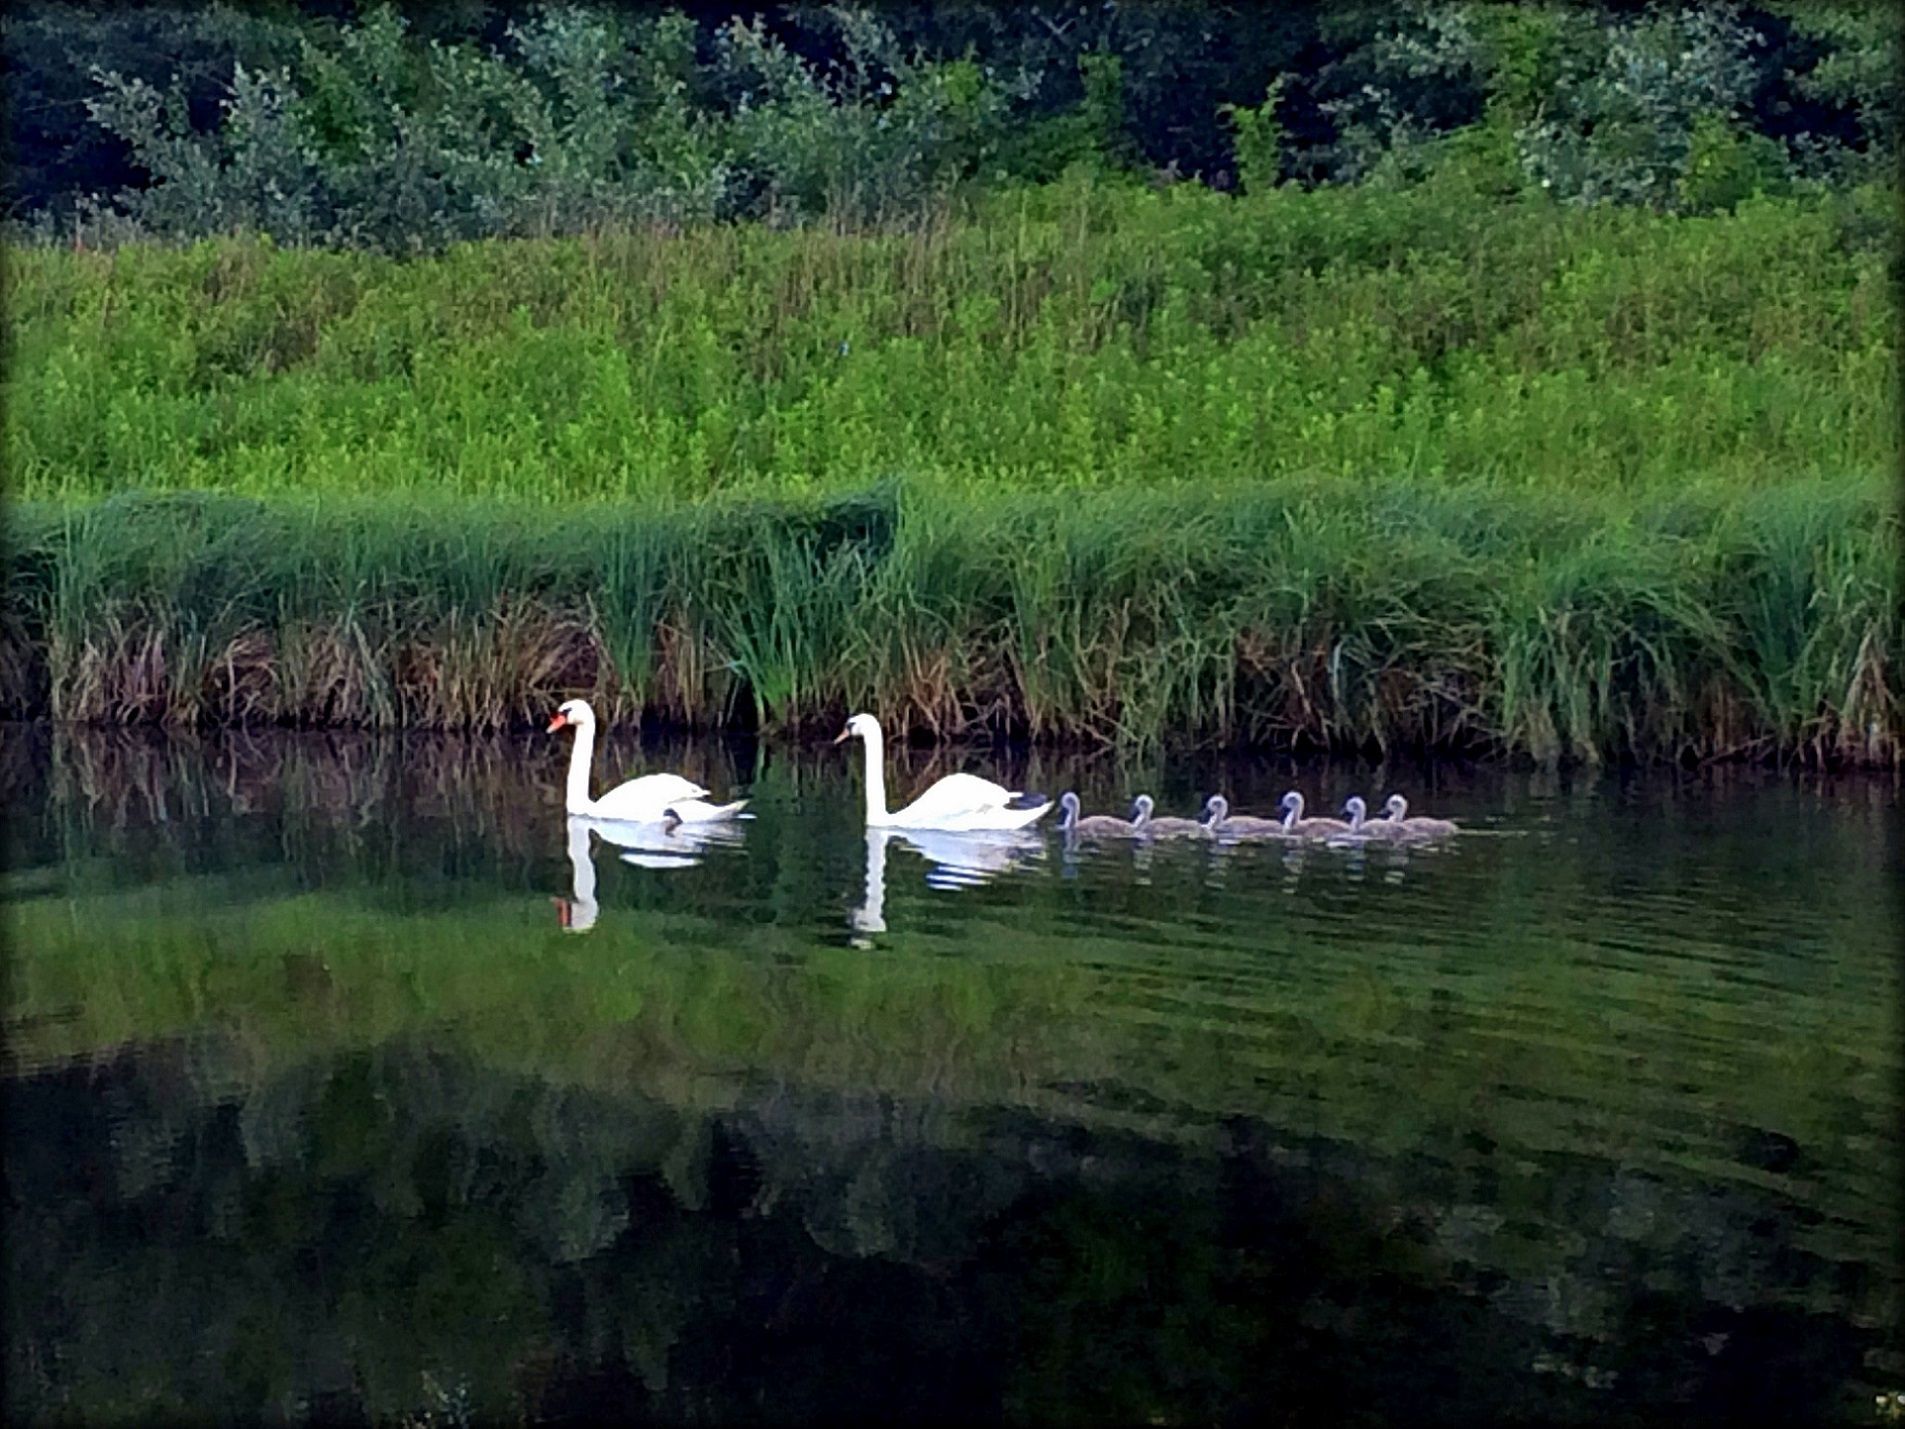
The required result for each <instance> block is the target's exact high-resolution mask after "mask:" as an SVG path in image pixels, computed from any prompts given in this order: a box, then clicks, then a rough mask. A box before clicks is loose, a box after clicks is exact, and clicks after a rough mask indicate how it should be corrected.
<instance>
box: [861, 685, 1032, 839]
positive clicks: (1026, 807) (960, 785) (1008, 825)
mask: <svg viewBox="0 0 1905 1429" xmlns="http://www.w3.org/2000/svg"><path fill="white" fill-rule="evenodd" d="M856 734H857V735H859V736H860V738H861V739H862V740H864V741H865V742H866V750H867V827H868V828H871V829H878V828H887V829H943V830H945V831H946V832H947V833H955V834H962V833H978V832H980V831H982V830H985V829H1022V828H1024V827H1026V825H1028V824H1033V823H1036V822H1037V821H1038V820H1039V819H1040V818H1041V817H1043V816H1044V815H1045V813H1047V812H1048V811H1049V810H1050V809H1051V807H1052V801H1051V800H1050V799H1048V798H1046V797H1045V796H1044V795H1043V794H1021V793H1020V792H1019V791H1018V790H1016V789H1008V788H1006V787H1005V786H1004V785H1002V784H994V783H993V782H992V781H991V780H990V779H981V778H979V777H978V776H977V775H974V774H948V775H947V776H946V777H945V778H944V779H941V780H940V781H939V782H938V783H936V784H934V785H933V786H932V787H931V788H930V789H928V790H927V791H926V792H925V793H924V794H921V795H920V796H919V797H918V798H917V799H915V800H913V802H912V803H910V804H908V805H907V806H906V807H905V808H904V809H895V810H893V811H892V812H891V813H888V812H887V807H886V736H885V735H884V734H882V733H881V731H880V722H879V721H878V720H877V719H875V718H874V717H873V716H872V715H870V714H857V715H855V716H854V717H853V718H852V719H850V720H848V721H847V727H846V728H845V729H843V730H841V731H840V735H839V738H837V739H835V740H834V743H835V744H839V743H842V742H843V741H844V740H846V739H848V738H850V737H851V736H853V735H856Z"/></svg>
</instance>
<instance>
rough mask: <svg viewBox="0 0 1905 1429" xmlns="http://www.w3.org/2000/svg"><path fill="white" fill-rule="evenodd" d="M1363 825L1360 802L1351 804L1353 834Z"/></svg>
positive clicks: (1351, 828)
mask: <svg viewBox="0 0 1905 1429" xmlns="http://www.w3.org/2000/svg"><path fill="white" fill-rule="evenodd" d="M1362 826H1363V810H1362V805H1360V804H1351V805H1350V806H1349V831H1350V832H1351V833H1352V834H1353V833H1355V832H1356V831H1357V830H1358V829H1360V828H1362Z"/></svg>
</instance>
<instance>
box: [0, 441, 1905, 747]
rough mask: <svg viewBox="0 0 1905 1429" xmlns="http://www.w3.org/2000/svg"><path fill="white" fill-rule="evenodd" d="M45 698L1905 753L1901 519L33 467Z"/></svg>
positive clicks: (220, 707)
mask: <svg viewBox="0 0 1905 1429" xmlns="http://www.w3.org/2000/svg"><path fill="white" fill-rule="evenodd" d="M12 516H13V519H12V522H11V523H10V531H9V537H8V543H7V546H6V548H5V559H6V561H7V587H6V592H7V594H6V601H5V605H4V609H0V633H4V641H3V642H0V667H4V668H6V669H8V670H18V671H22V672H29V674H30V675H31V677H30V678H24V679H22V681H21V682H20V683H19V684H18V685H13V684H10V685H9V700H10V701H11V708H12V710H13V712H15V713H18V714H50V715H53V716H56V717H59V718H65V719H80V720H96V721H109V722H139V721H150V720H161V721H173V722H185V723H193V722H204V721H220V722H229V721H280V722H289V723H299V724H347V725H350V724H354V725H365V726H375V727H389V726H399V725H403V726H420V727H428V728H455V729H486V728H498V727H510V726H520V725H523V724H525V723H528V722H530V721H532V720H534V719H536V718H539V717H540V716H541V715H542V714H544V713H546V711H547V709H548V708H549V707H550V706H551V705H552V704H553V703H555V702H557V701H558V700H560V699H562V698H565V697H568V696H570V695H576V694H583V695H587V696H588V697H589V698H591V699H592V700H594V701H596V703H597V704H598V706H599V707H600V708H602V710H603V711H604V712H605V714H606V715H607V716H608V717H609V718H611V719H613V720H615V721H617V722H631V723H632V722H634V721H637V720H640V719H643V718H647V719H650V720H660V721H664V722H669V723H679V724H687V725H696V726H704V727H731V726H740V727H753V728H759V729H763V730H767V731H788V732H794V731H800V730H805V729H810V728H812V727H815V726H817V725H822V724H830V723H832V722H833V721H835V720H837V719H838V717H839V716H840V715H841V714H842V713H843V712H844V711H845V710H847V709H848V708H871V709H876V710H878V711H880V713H881V714H882V717H883V718H884V719H886V720H887V722H888V723H889V724H890V725H892V726H894V727H897V728H902V729H906V730H910V731H913V732H916V733H928V734H932V735H935V736H940V737H946V736H954V735H960V734H1006V735H1014V736H1030V737H1033V738H1039V739H1053V740H1067V741H1086V742H1096V743H1104V744H1115V745H1121V746H1125V747H1137V746H1145V745H1150V746H1161V745H1167V744H1168V745H1173V746H1182V745H1187V744H1196V743H1242V744H1257V745H1278V746H1286V747H1297V748H1305V747H1310V748H1330V749H1371V750H1374V749H1417V750H1444V751H1447V750H1467V751H1487V752H1495V753H1512V754H1519V755H1526V756H1531V757H1533V758H1536V759H1540V760H1544V761H1553V760H1562V759H1571V760H1589V761H1592V760H1603V759H1629V758H1631V759H1655V758H1666V759H1675V758H1680V759H1684V758H1709V757H1720V756H1728V755H1735V756H1766V757H1772V756H1779V757H1792V758H1799V759H1805V760H1808V761H1813V762H1821V763H1826V762H1855V763H1869V764H1885V763H1895V762H1897V761H1898V759H1899V757H1900V750H1901V739H1900V736H1901V731H1902V727H1905V714H1902V712H1901V706H1900V698H1899V697H1900V687H1899V679H1900V676H1899V671H1900V670H1901V668H1905V664H1902V663H1901V661H1902V660H1905V648H1902V647H1905V631H1901V624H1900V620H1899V613H1898V610H1899V587H1898V572H1899V555H1900V550H1901V542H1900V523H1899V518H1898V515H1897V513H1896V512H1895V511H1894V510H1893V509H1892V507H1891V505H1890V502H1889V495H1888V493H1886V492H1885V491H1884V489H1883V488H1882V487H1881V486H1879V485H1877V484H1875V483H1871V482H1866V481H1860V480H1854V479H1844V480H1840V481H1836V482H1808V483H1803V484H1794V485H1792V486H1790V487H1787V488H1784V489H1779V490H1773V491H1765V492H1759V493H1749V494H1744V495H1743V494H1741V493H1738V492H1734V491H1731V490H1726V489H1724V488H1720V487H1715V486H1696V487H1689V488H1687V489H1686V490H1685V491H1683V492H1682V493H1680V494H1679V495H1677V496H1675V497H1673V498H1672V499H1671V500H1658V501H1653V502H1637V501H1636V500H1635V498H1634V497H1633V495H1632V494H1631V493H1623V492H1617V491H1613V492H1610V491H1603V492H1599V493H1577V494H1572V495H1570V496H1568V497H1567V498H1566V499H1565V500H1564V499H1562V498H1561V497H1559V496H1556V495H1552V494H1546V493H1539V492H1526V491H1521V490H1518V489H1516V488H1513V487H1501V488H1498V489H1494V490H1492V491H1490V492H1489V493H1488V495H1487V497H1486V499H1485V500H1478V499H1477V497H1476V495H1475V494H1474V493H1472V492H1464V491H1458V490H1455V489H1450V488H1438V487H1435V486H1425V487H1409V486H1406V485H1401V484H1393V485H1384V486H1375V487H1372V486H1369V485H1366V484H1364V483H1360V482H1348V481H1340V480H1322V479H1313V480H1309V481H1295V480H1291V481H1284V482H1278V483H1268V484H1264V485H1259V486H1251V487H1242V488H1233V489H1230V490H1227V491H1220V492H1217V493H1211V492H1203V491H1196V490H1182V489H1177V490H1173V489H1153V490H1144V491H1133V492H1110V493H1100V494H1085V493H1038V492H1019V493H999V494H997V495H995V496H992V497H990V498H988V499H986V500H975V499H972V498H969V497H966V496H962V495H960V494H957V493H949V492H945V491H942V490H938V489H935V488H932V487H930V486H927V487H923V488H911V487H902V486H901V485H899V484H897V483H889V484H886V485H883V486H881V487H878V488H874V489H871V490H869V491H866V492H862V493H858V494H856V495H854V496H852V497H851V498H846V499H840V500H818V499H810V500H806V501H795V502H784V503H767V502H762V501H752V502H745V503H738V502H725V503H722V502H715V503H708V504H706V505H704V506H702V507H700V508H698V509H695V510H693V511H690V512H666V511H664V512H661V513H653V514H651V513H646V512H641V511H636V510H631V509H629V508H570V509H562V508H550V507H523V506H520V505H502V504H493V503H457V504H446V503H441V502H436V503H425V502H418V501H401V500H399V501H386V502H378V503H371V502H358V503H336V502H325V503H316V502H295V501H280V502H269V503H262V502H253V501H247V500H244V499H241V498H233V497H213V496H206V495H196V496H193V495H179V496H160V497H147V498H138V499H133V498H115V499H113V500H110V501H107V502H103V503H99V504H95V505H88V506H82V507H65V506H59V505H45V504H35V503H22V504H20V505H18V506H16V508H15V509H14V511H13V513H12Z"/></svg>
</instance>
